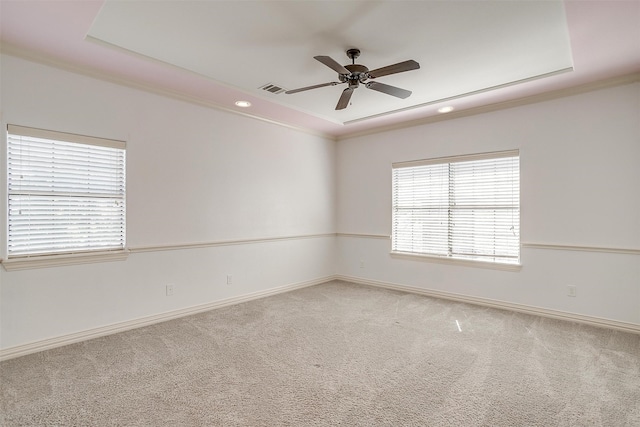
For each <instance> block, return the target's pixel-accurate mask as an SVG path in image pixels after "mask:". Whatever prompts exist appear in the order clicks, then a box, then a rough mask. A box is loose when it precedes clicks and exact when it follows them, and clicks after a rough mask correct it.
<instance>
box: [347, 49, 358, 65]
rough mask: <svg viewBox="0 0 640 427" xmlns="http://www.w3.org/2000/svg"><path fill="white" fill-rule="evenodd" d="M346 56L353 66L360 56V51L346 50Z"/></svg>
mask: <svg viewBox="0 0 640 427" xmlns="http://www.w3.org/2000/svg"><path fill="white" fill-rule="evenodd" d="M347 56H348V57H349V59H351V61H352V62H353V63H354V64H355V62H356V58H357V57H358V56H360V49H356V48H353V49H349V50H347Z"/></svg>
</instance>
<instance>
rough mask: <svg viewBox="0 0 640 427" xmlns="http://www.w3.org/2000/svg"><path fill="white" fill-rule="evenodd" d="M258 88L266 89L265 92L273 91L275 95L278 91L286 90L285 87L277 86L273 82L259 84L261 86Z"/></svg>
mask: <svg viewBox="0 0 640 427" xmlns="http://www.w3.org/2000/svg"><path fill="white" fill-rule="evenodd" d="M260 89H262V90H266V91H267V92H271V93H274V94H276V95H277V94H279V93H282V92H284V91H286V89H285V88H283V87H280V86H278V85H275V84H273V83H267V84H266V85H264V86H261V87H260Z"/></svg>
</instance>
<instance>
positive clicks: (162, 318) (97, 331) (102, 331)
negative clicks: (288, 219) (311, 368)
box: [0, 276, 335, 361]
mask: <svg viewBox="0 0 640 427" xmlns="http://www.w3.org/2000/svg"><path fill="white" fill-rule="evenodd" d="M334 279H335V277H334V276H325V277H321V278H318V279H313V280H307V281H304V282H298V283H292V284H288V285H284V286H278V287H275V288H271V289H267V290H264V291H258V292H252V293H250V294H246V295H241V296H237V297H233V298H226V299H223V300H218V301H213V302H210V303H207V304H200V305H196V306H192V307H187V308H182V309H179V310H172V311H169V312H166V313H161V314H156V315H152V316H145V317H141V318H138V319H133V320H128V321H125V322H118V323H114V324H111V325H107V326H102V327H99V328H93V329H88V330H86V331H81V332H76V333H72V334H67V335H62V336H58V337H54V338H49V339H45V340H40V341H35V342H32V343H28V344H22V345H18V346H15V347H9V348H5V349H0V361H3V360H8V359H14V358H16V357H20V356H26V355H28V354H32V353H38V352H40V351H44V350H50V349H53V348H57V347H62V346H65V345H69V344H73V343H77V342H81V341H87V340H90V339H93V338H99V337H103V336H106V335H112V334H117V333H119V332H125V331H128V330H131V329H136V328H141V327H143V326H149V325H153V324H155V323H160V322H166V321H167V320H173V319H178V318H180V317H185V316H190V315H192V314H198V313H202V312H205V311H209V310H214V309H217V308H222V307H227V306H230V305H235V304H240V303H243V302H248V301H253V300H257V299H260V298H265V297H268V296H272V295H277V294H281V293H284V292H289V291H293V290H295V289H301V288H306V287H308V286H314V285H318V284H320V283H325V282H328V281H331V280H334Z"/></svg>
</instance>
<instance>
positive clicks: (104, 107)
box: [0, 55, 336, 348]
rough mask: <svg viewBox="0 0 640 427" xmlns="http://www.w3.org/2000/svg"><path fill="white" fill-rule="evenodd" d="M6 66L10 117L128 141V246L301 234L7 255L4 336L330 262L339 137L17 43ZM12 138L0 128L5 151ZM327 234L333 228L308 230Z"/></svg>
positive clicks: (83, 324) (264, 285) (141, 312)
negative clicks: (79, 258) (117, 252)
mask: <svg viewBox="0 0 640 427" xmlns="http://www.w3.org/2000/svg"><path fill="white" fill-rule="evenodd" d="M1 67H2V68H1V78H2V82H1V83H2V84H1V88H2V99H1V111H2V125H3V127H4V126H6V124H7V123H11V124H17V125H23V126H31V127H37V128H44V129H51V130H56V131H62V132H71V133H78V134H85V135H91V136H98V137H104V138H112V139H120V140H125V141H127V202H128V203H127V240H128V242H127V243H128V246H129V247H130V248H132V249H136V248H148V247H153V246H163V245H182V244H190V243H207V242H219V241H227V240H244V239H260V238H270V237H293V238H292V239H288V240H280V241H271V242H256V243H251V244H242V245H232V246H216V247H209V248H200V249H182V250H170V251H155V252H141V253H137V252H136V253H132V254H131V255H130V256H129V258H128V260H127V261H122V262H108V263H98V264H89V265H76V266H67V267H56V268H44V269H35V270H26V271H11V272H7V271H4V269H2V271H0V323H1V325H0V326H1V329H0V348H9V347H13V346H18V345H22V344H26V343H31V342H36V341H39V340H44V339H47V338H53V337H58V336H62V335H66V334H71V333H75V332H81V331H85V330H90V329H92V328H97V327H102V326H105V325H110V324H115V323H119V322H124V321H129V320H132V319H137V318H141V317H145V316H151V315H156V314H160V313H164V312H168V311H171V310H176V309H181V308H186V307H191V306H194V305H198V304H204V303H208V302H213V301H217V300H221V299H225V298H230V297H234V296H241V295H246V294H249V293H253V292H258V291H263V290H266V289H271V288H276V287H279V286H284V285H290V284H299V283H305V282H309V281H314V280H317V279H322V278H325V277H330V276H331V275H332V274H333V273H334V258H333V255H334V245H335V238H334V237H333V235H331V233H334V232H335V188H336V184H335V176H336V173H335V142H334V141H331V140H328V139H324V138H321V137H318V136H313V135H310V134H306V133H302V132H299V131H295V130H292V129H288V128H284V127H281V126H276V125H274V124H269V123H266V122H262V121H259V120H255V119H250V118H246V117H242V116H240V115H236V114H232V113H227V112H224V111H220V110H215V109H211V108H206V107H203V106H198V105H195V104H190V103H186V102H182V101H178V100H173V99H169V98H166V97H163V96H159V95H155V94H151V93H147V92H143V91H140V90H136V89H132V88H128V87H123V86H119V85H115V84H111V83H108V82H105V81H101V80H97V79H93V78H90V77H86V76H82V75H78V74H74V73H70V72H67V71H63V70H60V69H56V68H51V67H48V66H45V65H41V64H37V63H33V62H29V61H25V60H22V59H19V58H15V57H12V56H7V55H3V56H2V63H1ZM5 144H6V141H5V138H4V137H3V138H2V148H1V149H0V152H2V154H1V155H2V162H1V164H3V165H4V164H5V160H4V156H5V153H6V145H5ZM1 175H2V180H3V181H2V184H1V185H0V187H2V190H0V195H1V196H2V200H6V190H5V187H6V182H5V179H6V175H5V173H2V174H1ZM2 203H3V206H5V208H3V209H2V211H6V201H5V202H2ZM4 215H6V214H4ZM2 230H3V233H2V234H3V236H2V238H1V239H0V240H2V241H6V239H5V237H4V230H5V229H4V227H2ZM318 234H320V235H322V234H329V235H328V236H325V237H322V236H320V237H312V238H304V237H300V236H306V235H318ZM227 274H232V275H233V285H231V286H228V285H226V275H227ZM168 283H173V284H174V285H175V294H174V295H173V296H171V297H167V296H166V295H165V285H166V284H168Z"/></svg>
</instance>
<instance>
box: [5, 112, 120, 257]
mask: <svg viewBox="0 0 640 427" xmlns="http://www.w3.org/2000/svg"><path fill="white" fill-rule="evenodd" d="M7 175H8V177H7V183H8V228H9V230H8V244H7V246H8V248H7V251H8V255H9V257H10V258H11V257H16V256H31V255H45V254H63V253H76V252H86V251H104V250H118V249H124V247H125V228H126V227H125V143H124V142H121V141H113V140H106V139H100V138H93V137H85V136H79V135H73V134H64V133H58V132H52V131H44V130H40V129H31V128H25V127H21V126H13V125H9V126H8V137H7Z"/></svg>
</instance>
